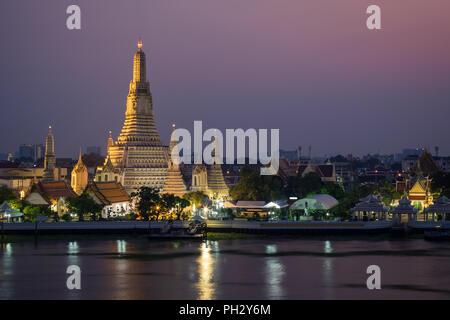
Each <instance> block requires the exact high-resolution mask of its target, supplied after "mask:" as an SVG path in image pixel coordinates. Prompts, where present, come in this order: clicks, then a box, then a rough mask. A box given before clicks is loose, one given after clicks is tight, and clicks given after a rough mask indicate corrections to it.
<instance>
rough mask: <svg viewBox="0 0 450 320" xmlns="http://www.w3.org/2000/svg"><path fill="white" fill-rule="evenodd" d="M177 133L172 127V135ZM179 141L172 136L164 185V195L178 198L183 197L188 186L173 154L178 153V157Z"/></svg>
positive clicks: (173, 126)
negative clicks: (174, 160) (168, 194)
mask: <svg viewBox="0 0 450 320" xmlns="http://www.w3.org/2000/svg"><path fill="white" fill-rule="evenodd" d="M174 131H175V124H173V125H172V133H173V132H174ZM176 145H177V141H176V140H172V135H171V139H170V146H169V151H170V152H169V169H168V174H167V178H166V181H165V183H164V188H163V191H162V193H171V194H174V195H176V196H177V197H180V198H181V197H182V196H183V195H184V194H185V193H186V192H187V191H186V185H185V183H184V180H183V176H182V175H181V171H180V166H179V165H178V164H176V163H174V162H173V160H172V153H176V154H177V155H178V152H177V151H178V150H177V149H176V148H177V146H176Z"/></svg>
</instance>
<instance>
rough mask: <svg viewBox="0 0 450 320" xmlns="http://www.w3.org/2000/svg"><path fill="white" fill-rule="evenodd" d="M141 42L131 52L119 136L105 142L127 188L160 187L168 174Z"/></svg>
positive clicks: (166, 159) (166, 152)
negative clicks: (129, 76) (130, 78)
mask: <svg viewBox="0 0 450 320" xmlns="http://www.w3.org/2000/svg"><path fill="white" fill-rule="evenodd" d="M145 59H146V58H145V53H144V51H143V50H142V42H141V41H139V42H138V50H137V51H136V53H135V54H134V62H133V80H132V81H131V82H130V90H129V93H128V97H127V105H126V112H125V123H124V125H123V128H122V132H121V133H120V135H119V137H118V139H117V141H116V142H114V143H113V144H112V143H111V142H108V156H109V157H110V158H111V162H112V164H113V166H114V167H116V168H118V169H120V170H121V173H122V177H123V178H122V179H123V181H122V183H123V185H124V187H125V188H126V189H127V190H128V191H133V190H137V189H139V188H140V187H142V186H149V187H154V188H159V189H161V188H162V187H163V185H164V180H165V178H166V175H167V161H168V148H167V146H163V145H162V144H161V140H160V137H159V134H158V131H157V129H156V126H155V121H154V119H153V101H152V95H151V93H150V84H149V82H148V81H147V78H146V61H145Z"/></svg>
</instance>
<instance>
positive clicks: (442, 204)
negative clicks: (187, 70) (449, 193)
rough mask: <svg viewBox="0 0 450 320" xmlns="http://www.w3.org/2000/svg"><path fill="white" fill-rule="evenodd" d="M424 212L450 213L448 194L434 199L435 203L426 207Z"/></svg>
mask: <svg viewBox="0 0 450 320" xmlns="http://www.w3.org/2000/svg"><path fill="white" fill-rule="evenodd" d="M423 212H424V213H450V199H449V198H447V197H446V196H443V197H440V198H439V199H437V200H434V201H433V204H432V205H431V206H429V207H428V208H426V209H425V210H424V211H423Z"/></svg>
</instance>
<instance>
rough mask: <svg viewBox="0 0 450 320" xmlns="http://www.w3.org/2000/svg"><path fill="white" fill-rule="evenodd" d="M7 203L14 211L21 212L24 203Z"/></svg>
mask: <svg viewBox="0 0 450 320" xmlns="http://www.w3.org/2000/svg"><path fill="white" fill-rule="evenodd" d="M8 203H9V205H10V206H11V208H13V209H15V210H22V208H23V207H24V203H25V201H22V200H19V199H12V200H8Z"/></svg>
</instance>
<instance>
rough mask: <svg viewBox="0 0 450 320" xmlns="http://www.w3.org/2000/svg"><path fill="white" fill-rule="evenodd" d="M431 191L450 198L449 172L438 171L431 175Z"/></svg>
mask: <svg viewBox="0 0 450 320" xmlns="http://www.w3.org/2000/svg"><path fill="white" fill-rule="evenodd" d="M431 192H433V193H436V194H438V197H442V196H446V197H447V198H450V173H446V172H442V171H440V172H438V173H436V174H435V175H433V177H432V181H431Z"/></svg>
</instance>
